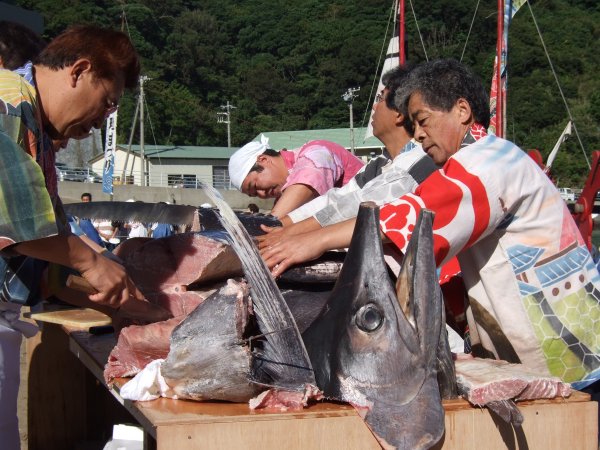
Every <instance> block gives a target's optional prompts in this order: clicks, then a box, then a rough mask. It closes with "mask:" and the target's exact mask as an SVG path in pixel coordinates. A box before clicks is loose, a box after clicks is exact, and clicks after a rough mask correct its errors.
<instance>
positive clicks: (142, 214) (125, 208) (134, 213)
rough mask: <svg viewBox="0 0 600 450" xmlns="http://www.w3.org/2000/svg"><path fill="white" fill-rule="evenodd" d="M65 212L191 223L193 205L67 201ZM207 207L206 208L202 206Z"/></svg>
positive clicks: (86, 216)
mask: <svg viewBox="0 0 600 450" xmlns="http://www.w3.org/2000/svg"><path fill="white" fill-rule="evenodd" d="M64 208H65V212H66V213H67V214H71V215H73V216H76V217H79V218H82V219H103V220H119V221H123V222H144V223H169V224H179V225H192V224H193V222H194V214H196V212H197V211H198V208H197V207H195V206H189V205H169V204H166V203H144V202H86V203H67V204H65V205H64ZM204 209H207V208H204Z"/></svg>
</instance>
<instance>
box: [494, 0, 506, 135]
mask: <svg viewBox="0 0 600 450" xmlns="http://www.w3.org/2000/svg"><path fill="white" fill-rule="evenodd" d="M503 43H504V0H498V24H497V38H496V61H497V63H496V136H498V137H500V138H504V101H505V98H504V90H503V89H502V66H503V64H502V63H503V55H502V53H503V50H504V45H503Z"/></svg>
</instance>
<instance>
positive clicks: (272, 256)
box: [260, 232, 326, 278]
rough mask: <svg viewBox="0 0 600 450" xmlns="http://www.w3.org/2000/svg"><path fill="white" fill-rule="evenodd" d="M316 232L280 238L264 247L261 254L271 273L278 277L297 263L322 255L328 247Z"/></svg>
mask: <svg viewBox="0 0 600 450" xmlns="http://www.w3.org/2000/svg"><path fill="white" fill-rule="evenodd" d="M315 234H316V233H312V232H311V233H303V234H298V235H294V236H290V237H287V238H283V239H279V240H278V241H277V242H275V243H274V244H273V245H270V246H267V247H263V248H262V249H261V251H260V255H261V256H262V258H263V259H264V261H265V263H266V264H267V267H269V269H272V270H271V274H272V275H273V276H274V277H275V278H277V277H278V276H279V275H281V274H282V273H283V272H285V271H286V270H287V269H288V268H290V267H291V266H293V265H295V264H299V263H303V262H306V261H312V260H313V259H316V258H318V257H319V256H321V255H322V254H323V253H324V252H325V250H326V248H324V246H323V245H322V244H323V241H322V240H320V239H318V236H314V235H315Z"/></svg>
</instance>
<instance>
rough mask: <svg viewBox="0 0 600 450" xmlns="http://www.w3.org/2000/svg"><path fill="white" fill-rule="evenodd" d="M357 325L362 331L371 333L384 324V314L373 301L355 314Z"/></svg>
mask: <svg viewBox="0 0 600 450" xmlns="http://www.w3.org/2000/svg"><path fill="white" fill-rule="evenodd" d="M354 320H355V322H356V326H357V327H358V328H360V329H361V330H362V331H365V332H367V333H371V332H373V331H375V330H377V329H378V328H380V327H381V325H382V324H383V315H382V314H381V311H379V308H377V306H375V305H374V304H373V303H369V304H368V305H364V306H363V307H361V308H360V309H359V310H358V311H357V312H356V314H355V319H354Z"/></svg>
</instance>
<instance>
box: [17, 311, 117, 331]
mask: <svg viewBox="0 0 600 450" xmlns="http://www.w3.org/2000/svg"><path fill="white" fill-rule="evenodd" d="M29 317H30V318H31V319H34V320H39V321H41V322H50V323H56V324H59V325H65V326H68V327H73V328H80V329H86V328H90V327H99V326H103V325H110V324H111V323H112V321H111V319H110V317H108V316H107V315H106V314H102V313H101V312H100V311H96V310H94V309H89V308H76V309H63V310H59V311H46V312H40V313H32V314H30V315H29Z"/></svg>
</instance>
